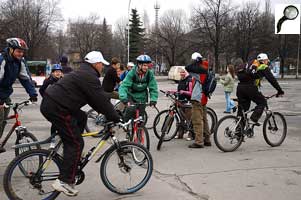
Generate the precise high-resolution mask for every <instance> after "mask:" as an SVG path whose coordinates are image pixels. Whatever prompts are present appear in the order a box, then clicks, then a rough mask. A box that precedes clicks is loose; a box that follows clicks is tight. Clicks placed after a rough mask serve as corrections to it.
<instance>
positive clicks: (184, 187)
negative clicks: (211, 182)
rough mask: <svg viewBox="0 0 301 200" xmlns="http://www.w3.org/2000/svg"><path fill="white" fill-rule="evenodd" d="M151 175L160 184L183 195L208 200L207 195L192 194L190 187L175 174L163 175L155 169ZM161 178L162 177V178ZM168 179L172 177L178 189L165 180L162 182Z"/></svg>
mask: <svg viewBox="0 0 301 200" xmlns="http://www.w3.org/2000/svg"><path fill="white" fill-rule="evenodd" d="M153 174H154V176H155V177H156V178H157V179H159V180H161V181H162V182H164V183H167V184H168V185H170V186H171V187H173V188H176V189H179V190H181V191H183V192H185V193H188V194H189V195H191V196H192V197H193V198H195V199H198V200H208V199H209V196H208V195H201V194H198V193H196V192H194V191H193V190H192V189H191V187H190V186H189V185H188V184H187V183H186V182H184V181H183V180H182V179H181V178H180V176H178V175H176V174H165V173H162V172H160V171H159V170H155V169H154V173H153ZM162 176H164V177H162ZM169 177H173V178H174V179H175V180H176V181H177V182H178V183H179V184H180V187H179V186H178V185H176V184H173V183H169V182H168V181H167V180H164V178H169Z"/></svg>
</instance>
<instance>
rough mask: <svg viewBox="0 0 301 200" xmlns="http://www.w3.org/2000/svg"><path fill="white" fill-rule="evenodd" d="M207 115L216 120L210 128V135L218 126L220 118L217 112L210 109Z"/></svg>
mask: <svg viewBox="0 0 301 200" xmlns="http://www.w3.org/2000/svg"><path fill="white" fill-rule="evenodd" d="M207 114H209V115H210V117H211V118H213V119H214V120H213V121H212V124H211V127H210V134H213V133H214V129H215V126H216V125H217V122H218V117H217V114H216V112H215V111H214V110H213V109H212V108H210V107H207Z"/></svg>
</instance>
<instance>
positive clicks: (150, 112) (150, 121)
mask: <svg viewBox="0 0 301 200" xmlns="http://www.w3.org/2000/svg"><path fill="white" fill-rule="evenodd" d="M158 113H159V109H158V108H157V107H155V106H154V107H152V106H146V108H145V115H146V116H145V118H146V119H145V120H146V122H145V127H146V128H147V129H152V128H153V127H154V119H155V117H156V116H157V114H158Z"/></svg>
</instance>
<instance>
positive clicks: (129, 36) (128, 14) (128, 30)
mask: <svg viewBox="0 0 301 200" xmlns="http://www.w3.org/2000/svg"><path fill="white" fill-rule="evenodd" d="M130 8H131V0H129V6H128V62H130Z"/></svg>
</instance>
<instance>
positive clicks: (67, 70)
mask: <svg viewBox="0 0 301 200" xmlns="http://www.w3.org/2000/svg"><path fill="white" fill-rule="evenodd" d="M60 64H61V66H62V68H63V71H62V72H63V74H68V73H70V72H72V71H73V69H72V68H71V67H70V66H68V58H67V56H62V57H61V59H60Z"/></svg>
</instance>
